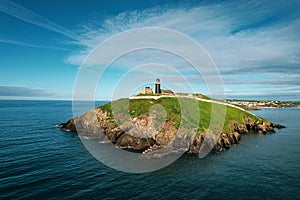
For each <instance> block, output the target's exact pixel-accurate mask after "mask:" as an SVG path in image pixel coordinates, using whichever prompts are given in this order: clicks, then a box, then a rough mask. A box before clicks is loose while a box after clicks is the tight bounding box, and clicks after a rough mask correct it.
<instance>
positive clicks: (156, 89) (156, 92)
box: [155, 78, 161, 94]
mask: <svg viewBox="0 0 300 200" xmlns="http://www.w3.org/2000/svg"><path fill="white" fill-rule="evenodd" d="M155 94H161V89H160V80H159V78H158V79H156V82H155Z"/></svg>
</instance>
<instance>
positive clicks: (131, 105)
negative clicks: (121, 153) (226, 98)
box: [100, 97, 263, 133]
mask: <svg viewBox="0 0 300 200" xmlns="http://www.w3.org/2000/svg"><path fill="white" fill-rule="evenodd" d="M154 105H160V106H161V107H163V108H164V109H165V112H166V115H167V116H166V121H170V120H171V121H173V122H174V123H175V126H176V128H179V126H180V124H187V126H188V127H195V124H197V126H198V132H199V133H201V132H204V131H206V130H208V129H209V126H210V122H211V118H212V106H214V109H215V110H216V111H218V110H220V113H218V112H216V113H215V116H214V117H216V118H217V120H218V118H220V119H219V120H221V121H222V120H224V118H223V116H224V115H222V112H221V110H222V109H223V110H224V109H226V115H225V121H224V126H223V131H225V132H226V131H228V130H229V129H230V128H231V127H230V125H232V122H239V123H241V124H244V125H245V117H250V118H252V119H253V120H254V121H261V120H263V119H260V118H258V117H256V116H254V115H252V114H251V113H249V112H246V111H243V110H240V109H237V108H234V107H230V106H225V105H220V104H217V103H211V102H205V101H199V100H196V99H193V98H185V97H181V98H174V97H173V98H172V97H162V98H159V99H157V100H155V99H130V100H129V99H119V100H117V101H113V102H111V103H108V104H105V105H102V106H100V108H101V109H102V110H103V111H106V112H108V113H110V115H111V117H112V116H113V115H112V113H114V116H116V114H117V115H118V116H120V115H124V116H126V115H127V116H128V114H129V115H130V116H131V117H137V116H140V115H149V111H150V110H151V108H152V106H154ZM197 105H198V106H199V107H198V108H197ZM224 106H225V108H224ZM112 107H113V109H112ZM199 112H200V119H199ZM221 117H222V118H221ZM198 119H199V121H198ZM195 120H197V121H195ZM183 122H184V123H183ZM188 127H185V128H188Z"/></svg>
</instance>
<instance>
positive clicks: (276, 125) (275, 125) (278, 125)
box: [271, 123, 286, 129]
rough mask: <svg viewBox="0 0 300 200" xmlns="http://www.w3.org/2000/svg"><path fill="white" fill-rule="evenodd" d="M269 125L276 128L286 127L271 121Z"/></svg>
mask: <svg viewBox="0 0 300 200" xmlns="http://www.w3.org/2000/svg"><path fill="white" fill-rule="evenodd" d="M271 126H272V127H273V128H278V129H282V128H286V127H285V126H283V125H281V124H274V123H271Z"/></svg>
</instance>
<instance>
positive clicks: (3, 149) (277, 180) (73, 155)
mask: <svg viewBox="0 0 300 200" xmlns="http://www.w3.org/2000/svg"><path fill="white" fill-rule="evenodd" d="M101 103H103V102H98V104H101ZM253 112H254V113H255V114H257V115H260V116H262V117H265V118H267V119H269V120H271V121H272V122H275V123H280V124H283V125H286V126H287V128H286V129H282V130H278V131H277V133H276V134H268V135H246V136H243V138H242V141H241V143H240V145H238V146H236V147H233V148H231V149H230V150H227V151H225V152H222V153H220V154H215V153H211V154H210V155H208V156H207V157H205V158H204V159H199V158H198V157H197V155H191V154H185V155H183V156H182V157H181V158H180V159H179V160H177V161H176V162H174V163H173V164H171V165H170V166H168V167H166V168H163V169H161V170H158V171H155V172H151V173H145V174H130V173H124V172H119V171H116V170H113V169H111V168H109V167H107V166H105V165H103V164H102V163H100V162H99V161H97V160H96V159H95V158H93V157H92V156H91V155H90V154H89V152H88V151H87V150H86V149H85V147H84V146H83V144H82V143H81V140H80V139H79V137H78V136H77V135H76V134H74V133H70V132H63V131H61V130H59V129H58V127H57V126H56V125H57V124H59V123H61V122H65V121H66V120H68V119H69V118H71V117H72V110H71V102H70V101H0V116H1V117H0V137H1V139H0V199H202V198H203V199H300V146H299V145H300V109H299V108H281V109H263V110H259V111H253Z"/></svg>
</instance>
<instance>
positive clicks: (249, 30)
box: [67, 1, 300, 93]
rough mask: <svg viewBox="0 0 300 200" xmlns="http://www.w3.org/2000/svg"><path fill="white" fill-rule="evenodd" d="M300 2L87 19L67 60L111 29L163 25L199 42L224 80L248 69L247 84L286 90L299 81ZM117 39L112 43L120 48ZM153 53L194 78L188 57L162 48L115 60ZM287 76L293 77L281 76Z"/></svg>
mask: <svg viewBox="0 0 300 200" xmlns="http://www.w3.org/2000/svg"><path fill="white" fill-rule="evenodd" d="M299 8H300V2H299V1H289V3H287V2H285V1H244V2H243V3H240V2H239V1H225V2H224V1H220V2H217V3H215V4H207V5H205V4H201V5H193V6H189V7H179V8H158V7H157V8H152V9H147V10H143V11H140V10H139V11H131V12H124V13H121V14H119V15H117V16H115V17H113V18H109V19H106V20H105V21H104V23H102V24H99V25H98V26H95V24H93V26H89V25H88V24H87V25H85V30H86V31H85V32H84V33H83V34H82V35H81V40H79V41H76V42H75V43H77V44H79V45H82V46H84V48H82V49H81V50H79V51H77V52H73V54H72V55H70V56H69V57H68V59H67V61H68V62H70V63H72V64H75V65H79V64H81V63H82V61H83V60H84V59H85V58H86V56H87V55H88V54H89V52H90V51H91V50H92V49H93V48H95V46H96V45H98V44H99V43H101V42H102V41H103V40H105V39H107V38H108V37H110V36H111V35H113V34H116V33H119V32H122V31H126V30H129V29H131V28H142V27H147V26H148V27H149V26H150V27H163V28H170V29H174V30H177V31H180V32H182V33H184V34H186V35H188V36H190V37H191V38H193V39H194V40H196V41H197V42H199V43H200V44H201V45H202V46H203V47H204V48H205V49H206V50H207V51H208V53H209V54H210V56H211V57H212V58H213V60H214V61H215V63H216V64H217V66H218V67H219V69H220V71H221V72H222V75H223V78H224V79H225V81H226V84H229V85H230V84H236V82H237V81H236V80H234V79H235V78H236V79H238V77H237V76H236V77H232V75H242V76H243V75H244V76H245V77H247V78H248V79H251V81H248V82H247V81H244V82H242V83H240V84H244V85H249V90H254V89H255V88H254V85H255V84H256V86H255V87H256V88H259V90H260V91H259V92H260V93H263V92H264V91H268V92H270V91H272V87H273V85H277V86H279V87H281V88H278V89H282V90H284V89H286V88H287V87H288V86H292V85H293V84H294V85H295V84H298V81H296V79H295V77H294V76H293V75H295V74H296V75H300V71H299V66H300V54H299V49H300V38H299V36H298V34H299V32H300V13H299V12H298V10H299ZM125 43H126V42H125ZM125 43H124V44H123V43H122V44H118V45H126V44H125ZM174 44H175V43H174ZM118 45H116V46H115V47H112V49H114V48H115V49H117V48H118ZM175 45H177V44H175ZM109 53H110V52H109V51H107V54H109ZM136 55H138V56H136ZM149 55H150V56H149ZM153 58H155V59H154V60H155V61H156V62H157V63H162V64H167V65H169V66H172V67H173V68H174V69H176V70H179V71H181V72H182V73H183V74H185V75H186V76H187V77H189V80H193V77H194V74H188V73H186V72H187V71H186V70H187V67H186V63H185V62H184V61H182V60H180V59H174V57H172V56H170V55H167V54H166V53H162V52H158V53H157V52H152V53H151V54H146V53H143V52H141V53H140V54H139V53H135V56H132V58H131V57H130V55H129V56H128V57H127V59H123V58H121V59H120V60H118V61H117V62H116V65H115V66H117V67H120V66H123V67H125V68H126V66H129V67H131V66H136V65H140V64H141V63H142V62H144V63H147V62H150V63H151V62H153ZM99 59H100V57H99ZM94 62H97V61H94ZM160 73H161V71H160ZM270 73H271V74H272V76H270ZM283 76H284V77H286V78H287V79H289V80H290V81H278V80H279V79H280V77H283ZM256 77H259V78H256ZM195 79H197V78H195ZM251 85H252V86H251ZM257 85H259V86H260V87H257ZM264 88H265V89H264ZM229 90H232V92H233V93H234V92H235V91H237V90H240V88H232V87H231V88H230V87H229Z"/></svg>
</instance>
